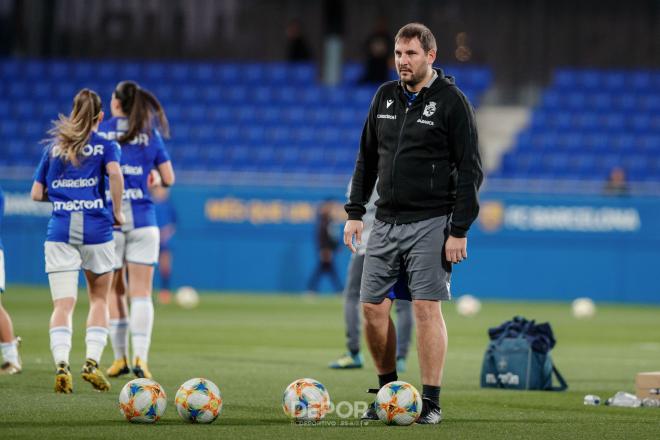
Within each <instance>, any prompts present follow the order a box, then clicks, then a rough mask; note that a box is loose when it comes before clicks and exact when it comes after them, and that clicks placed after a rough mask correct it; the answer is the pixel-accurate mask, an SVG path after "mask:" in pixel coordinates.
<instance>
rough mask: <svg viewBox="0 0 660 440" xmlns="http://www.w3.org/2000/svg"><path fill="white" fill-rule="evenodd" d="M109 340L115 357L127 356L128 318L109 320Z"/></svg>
mask: <svg viewBox="0 0 660 440" xmlns="http://www.w3.org/2000/svg"><path fill="white" fill-rule="evenodd" d="M110 342H111V343H112V350H113V351H114V352H115V359H122V358H124V357H128V319H126V318H121V319H111V320H110Z"/></svg>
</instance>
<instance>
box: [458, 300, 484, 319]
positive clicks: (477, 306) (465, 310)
mask: <svg viewBox="0 0 660 440" xmlns="http://www.w3.org/2000/svg"><path fill="white" fill-rule="evenodd" d="M456 310H457V311H458V314H459V315H461V316H474V315H476V314H477V313H479V310H481V301H479V300H478V299H477V298H475V297H474V296H472V295H463V296H460V297H458V299H457V300H456Z"/></svg>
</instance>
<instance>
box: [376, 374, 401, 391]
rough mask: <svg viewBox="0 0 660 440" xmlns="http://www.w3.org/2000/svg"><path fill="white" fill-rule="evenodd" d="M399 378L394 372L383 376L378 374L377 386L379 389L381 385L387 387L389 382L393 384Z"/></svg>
mask: <svg viewBox="0 0 660 440" xmlns="http://www.w3.org/2000/svg"><path fill="white" fill-rule="evenodd" d="M398 379H399V376H397V374H396V370H394V371H392V372H391V373H385V374H379V375H378V386H379V387H380V388H382V387H383V385H387V384H388V383H390V382H394V381H395V380H398Z"/></svg>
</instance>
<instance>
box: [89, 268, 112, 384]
mask: <svg viewBox="0 0 660 440" xmlns="http://www.w3.org/2000/svg"><path fill="white" fill-rule="evenodd" d="M112 275H113V272H112V271H110V272H107V273H103V274H97V273H94V272H93V271H91V270H85V278H86V279H87V290H88V293H89V313H88V314H87V333H86V335H85V344H86V346H87V351H86V355H85V365H84V366H83V369H82V377H83V379H84V380H86V381H87V382H89V383H90V384H92V386H93V387H94V389H96V390H98V391H108V390H109V389H110V383H109V382H108V380H107V379H106V378H105V376H104V375H103V373H101V370H100V369H99V364H100V362H101V356H102V355H103V349H104V348H105V346H106V344H107V341H108V321H109V315H108V293H109V292H110V285H111V284H112Z"/></svg>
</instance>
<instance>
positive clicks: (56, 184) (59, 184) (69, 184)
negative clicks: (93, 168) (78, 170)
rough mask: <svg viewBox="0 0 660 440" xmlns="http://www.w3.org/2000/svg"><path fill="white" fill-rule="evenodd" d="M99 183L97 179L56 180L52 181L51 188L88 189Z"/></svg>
mask: <svg viewBox="0 0 660 440" xmlns="http://www.w3.org/2000/svg"><path fill="white" fill-rule="evenodd" d="M98 183H99V178H98V177H90V178H89V179H84V178H80V179H57V180H53V183H51V185H50V186H51V187H52V188H53V189H54V188H89V187H92V186H96V185H98Z"/></svg>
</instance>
